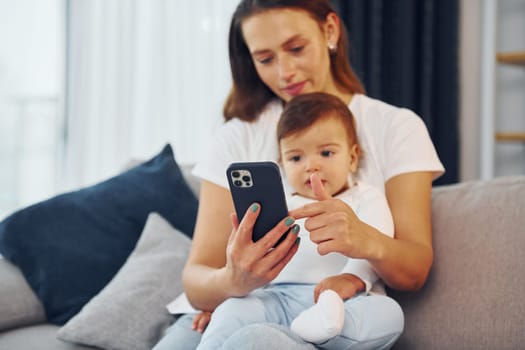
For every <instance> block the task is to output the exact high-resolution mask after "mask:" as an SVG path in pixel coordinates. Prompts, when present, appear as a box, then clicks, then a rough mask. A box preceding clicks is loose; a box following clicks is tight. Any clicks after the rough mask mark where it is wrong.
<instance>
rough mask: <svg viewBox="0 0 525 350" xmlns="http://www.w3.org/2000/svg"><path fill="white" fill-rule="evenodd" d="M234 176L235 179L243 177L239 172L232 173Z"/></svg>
mask: <svg viewBox="0 0 525 350" xmlns="http://www.w3.org/2000/svg"><path fill="white" fill-rule="evenodd" d="M232 176H233V177H239V176H241V174H240V173H239V172H238V171H232Z"/></svg>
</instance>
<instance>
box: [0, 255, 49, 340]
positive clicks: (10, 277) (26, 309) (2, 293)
mask: <svg viewBox="0 0 525 350" xmlns="http://www.w3.org/2000/svg"><path fill="white" fill-rule="evenodd" d="M45 320H46V316H45V314H44V307H43V306H42V303H40V301H39V300H38V298H37V297H36V295H35V293H34V292H33V290H32V289H31V288H30V287H29V285H28V284H27V282H26V280H25V279H24V276H23V275H22V272H21V271H20V269H18V268H17V267H16V266H14V265H13V264H11V263H10V262H9V261H7V260H6V259H4V258H2V257H0V332H1V331H5V330H6V329H9V328H14V327H20V326H27V325H31V324H35V323H40V322H43V321H45ZM0 349H2V347H1V346H0Z"/></svg>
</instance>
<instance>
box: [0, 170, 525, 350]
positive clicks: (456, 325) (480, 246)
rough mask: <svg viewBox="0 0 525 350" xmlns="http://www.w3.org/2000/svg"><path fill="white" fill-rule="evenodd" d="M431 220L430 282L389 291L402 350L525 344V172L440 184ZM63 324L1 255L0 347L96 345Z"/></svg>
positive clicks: (24, 349) (398, 346) (34, 348)
mask: <svg viewBox="0 0 525 350" xmlns="http://www.w3.org/2000/svg"><path fill="white" fill-rule="evenodd" d="M184 171H185V174H186V177H187V179H188V180H189V182H190V185H191V186H192V188H193V189H194V190H195V191H197V190H198V183H197V182H196V181H195V179H193V178H191V176H190V175H188V171H187V168H186V169H184ZM432 220H433V237H434V247H435V258H434V265H433V268H432V270H431V274H430V276H429V279H428V281H427V283H426V285H425V286H424V287H423V288H422V289H421V290H420V291H418V292H415V293H401V292H395V291H390V295H392V296H393V297H394V298H395V299H396V300H398V301H399V302H400V304H401V305H402V307H403V309H404V311H405V332H404V334H403V335H402V337H401V338H400V340H399V341H398V343H397V344H396V345H395V349H404V350H410V349H419V350H421V349H425V350H432V349H498V350H501V349H521V348H523V347H524V346H525V345H524V344H525V301H524V299H523V297H522V296H521V295H520V293H521V292H522V291H524V290H525V273H523V272H522V270H521V268H520V267H521V266H520V265H522V262H521V260H522V258H523V257H524V254H523V252H525V176H516V177H505V178H497V179H494V180H492V181H488V182H469V183H461V184H457V185H449V186H441V187H437V188H434V191H433V198H432ZM58 328H59V327H57V326H54V325H51V324H49V323H46V320H45V316H44V312H43V308H42V305H41V304H40V302H39V301H38V300H37V298H36V297H35V295H34V293H33V292H32V291H31V289H30V288H29V286H28V284H27V283H26V282H25V280H24V278H23V276H22V275H21V273H20V271H19V270H18V268H16V267H15V266H13V265H12V264H10V263H9V262H7V261H5V260H3V259H0V350H38V349H57V350H61V349H63V350H66V349H69V350H73V349H92V348H90V347H86V346H82V345H77V344H72V343H66V342H63V341H60V340H57V339H56V333H57V330H58ZM247 348H249V347H247Z"/></svg>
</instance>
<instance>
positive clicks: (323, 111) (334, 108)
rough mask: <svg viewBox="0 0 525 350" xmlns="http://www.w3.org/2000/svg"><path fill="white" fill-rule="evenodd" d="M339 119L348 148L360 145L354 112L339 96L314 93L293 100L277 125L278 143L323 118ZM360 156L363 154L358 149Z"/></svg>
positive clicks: (285, 108) (286, 107) (287, 105)
mask: <svg viewBox="0 0 525 350" xmlns="http://www.w3.org/2000/svg"><path fill="white" fill-rule="evenodd" d="M327 117H329V118H337V119H338V120H340V121H341V123H342V125H343V126H344V128H345V130H346V134H347V136H348V146H349V147H351V146H352V145H354V144H358V143H359V142H358V139H357V131H356V128H355V121H354V116H353V115H352V112H350V109H348V106H346V105H345V104H344V102H343V101H341V100H340V99H339V98H338V97H337V96H334V95H330V94H327V93H324V92H313V93H308V94H302V95H298V96H296V97H294V98H292V99H291V100H290V101H289V102H288V103H287V104H286V106H285V107H284V110H283V112H282V114H281V118H280V119H279V123H278V124H277V142H278V143H280V141H281V140H282V139H283V138H285V137H288V136H290V135H292V134H296V133H300V132H302V131H304V130H306V129H307V128H309V127H310V126H311V125H313V124H314V123H316V122H317V121H319V120H321V119H323V118H327ZM358 150H359V151H358V154H359V155H360V154H361V151H360V147H358Z"/></svg>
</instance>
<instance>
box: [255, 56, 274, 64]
mask: <svg viewBox="0 0 525 350" xmlns="http://www.w3.org/2000/svg"><path fill="white" fill-rule="evenodd" d="M257 62H259V63H260V64H268V63H270V62H272V58H271V57H262V58H258V59H257Z"/></svg>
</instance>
